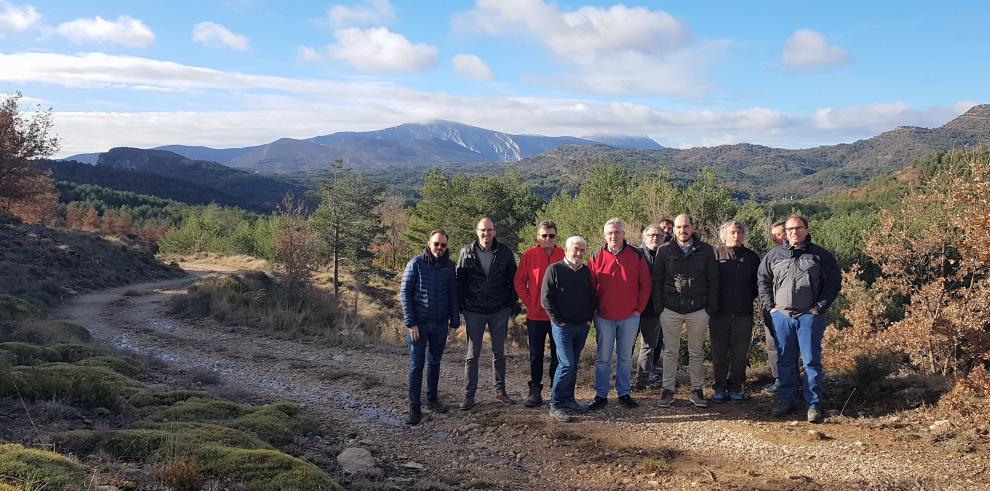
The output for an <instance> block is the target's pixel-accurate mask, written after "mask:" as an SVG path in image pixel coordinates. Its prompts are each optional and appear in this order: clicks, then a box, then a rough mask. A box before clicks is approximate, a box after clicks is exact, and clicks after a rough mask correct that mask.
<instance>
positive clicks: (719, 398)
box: [712, 389, 729, 404]
mask: <svg viewBox="0 0 990 491" xmlns="http://www.w3.org/2000/svg"><path fill="white" fill-rule="evenodd" d="M728 400H729V394H727V393H726V392H725V389H715V397H712V402H716V403H720V404H721V403H723V402H725V401H728Z"/></svg>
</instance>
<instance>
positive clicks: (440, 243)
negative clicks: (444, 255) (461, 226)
mask: <svg viewBox="0 0 990 491" xmlns="http://www.w3.org/2000/svg"><path fill="white" fill-rule="evenodd" d="M433 247H439V248H441V249H446V248H447V243H446V242H434V243H433Z"/></svg>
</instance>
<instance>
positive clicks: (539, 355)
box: [526, 319, 558, 391]
mask: <svg viewBox="0 0 990 491" xmlns="http://www.w3.org/2000/svg"><path fill="white" fill-rule="evenodd" d="M526 331H527V333H528V334H529V388H530V390H538V391H542V390H543V360H544V358H545V354H544V350H545V349H546V346H547V343H546V341H547V338H550V370H548V371H547V378H548V380H550V383H551V384H552V383H553V376H554V373H556V372H557V363H558V361H557V343H555V342H554V340H553V333H552V332H551V329H550V321H534V320H531V319H526Z"/></svg>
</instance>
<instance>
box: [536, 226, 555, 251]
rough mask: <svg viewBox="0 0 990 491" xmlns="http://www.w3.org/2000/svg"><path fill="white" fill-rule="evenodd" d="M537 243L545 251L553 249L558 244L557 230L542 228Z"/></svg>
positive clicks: (537, 235)
mask: <svg viewBox="0 0 990 491" xmlns="http://www.w3.org/2000/svg"><path fill="white" fill-rule="evenodd" d="M536 243H537V244H539V246H540V247H541V248H543V249H546V250H550V249H553V246H555V245H556V244H557V229H554V228H543V227H540V231H539V232H537V233H536Z"/></svg>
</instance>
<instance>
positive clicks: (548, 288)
mask: <svg viewBox="0 0 990 491" xmlns="http://www.w3.org/2000/svg"><path fill="white" fill-rule="evenodd" d="M540 305H541V306H542V307H543V310H546V311H547V315H548V316H550V321H551V322H553V323H554V324H556V325H558V326H560V325H563V322H562V320H561V319H560V310H558V309H557V269H556V268H554V267H553V266H550V268H549V269H547V274H545V275H543V284H542V285H540Z"/></svg>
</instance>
